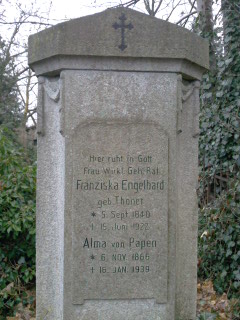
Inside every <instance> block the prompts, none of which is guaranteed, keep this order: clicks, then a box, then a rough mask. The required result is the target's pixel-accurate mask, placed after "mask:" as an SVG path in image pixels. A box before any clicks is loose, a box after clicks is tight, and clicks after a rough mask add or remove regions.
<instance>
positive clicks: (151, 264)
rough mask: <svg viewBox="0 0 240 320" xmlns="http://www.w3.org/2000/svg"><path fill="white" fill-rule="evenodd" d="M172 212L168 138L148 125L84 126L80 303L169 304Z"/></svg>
mask: <svg viewBox="0 0 240 320" xmlns="http://www.w3.org/2000/svg"><path fill="white" fill-rule="evenodd" d="M86 141H88V143H87V144H86ZM116 141H118V143H116ZM167 213H168V138H167V136H166V135H165V133H164V132H162V131H161V130H160V129H159V128H158V127H157V126H156V125H155V124H154V123H147V122H142V123H141V122H135V123H134V122H133V123H131V122H126V121H125V122H118V121H116V122H112V123H106V122H105V121H103V122H92V123H86V124H85V125H80V127H79V128H77V130H76V131H75V132H74V135H73V279H72V282H73V302H74V303H75V304H79V303H80V304H82V303H83V302H84V300H91V299H98V300H99V299H100V300H101V299H143V298H145V299H146V298H151V299H152V298H154V299H155V300H156V301H157V302H158V303H166V302H167V260H168V259H167V251H168V250H167V248H168V231H167V230H168V215H167Z"/></svg>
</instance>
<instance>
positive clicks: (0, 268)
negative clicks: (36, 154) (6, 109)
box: [0, 126, 36, 318]
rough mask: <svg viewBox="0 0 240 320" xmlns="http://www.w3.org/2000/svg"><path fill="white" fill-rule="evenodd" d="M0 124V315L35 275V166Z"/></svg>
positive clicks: (21, 296)
mask: <svg viewBox="0 0 240 320" xmlns="http://www.w3.org/2000/svg"><path fill="white" fill-rule="evenodd" d="M31 162H32V161H30V160H29V157H28V156H27V154H26V152H25V151H24V150H23V149H21V148H20V147H19V145H18V144H17V143H16V142H15V141H14V135H13V134H12V133H11V132H10V131H9V130H7V129H6V128H3V127H1V126H0V318H1V316H2V317H4V316H7V315H11V314H12V312H13V311H12V310H13V308H12V307H13V306H14V305H16V304H18V303H19V302H20V301H21V302H22V303H27V301H25V300H24V292H25V287H26V286H28V285H30V284H31V283H32V282H34V278H35V192H36V165H35V164H33V163H31Z"/></svg>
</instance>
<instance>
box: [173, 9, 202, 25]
mask: <svg viewBox="0 0 240 320" xmlns="http://www.w3.org/2000/svg"><path fill="white" fill-rule="evenodd" d="M195 13H198V12H197V11H193V12H190V13H189V14H187V15H186V16H184V17H182V18H181V19H180V20H179V21H178V22H177V23H176V24H179V23H181V22H182V21H183V20H185V19H187V18H189V17H190V16H192V15H194V14H195Z"/></svg>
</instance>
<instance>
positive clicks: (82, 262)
mask: <svg viewBox="0 0 240 320" xmlns="http://www.w3.org/2000/svg"><path fill="white" fill-rule="evenodd" d="M29 65H30V66H31V68H32V69H33V70H34V71H35V73H36V75H37V76H38V77H39V96H38V185H37V320H42V319H46V320H69V319H71V320H123V319H124V320H136V319H138V320H146V319H147V320H174V319H176V320H194V319H195V314H196V290H197V286H196V284H197V200H196V188H197V177H198V134H199V129H198V114H199V84H200V82H199V81H200V80H201V77H202V74H203V72H204V71H205V70H207V69H208V44H207V42H206V41H205V40H203V39H201V38H199V37H198V36H196V35H195V34H193V33H191V32H190V31H188V30H186V29H184V28H181V27H178V26H176V25H173V24H170V23H168V22H165V21H162V20H159V19H156V18H153V17H150V16H147V15H144V14H141V13H139V12H136V11H133V10H130V9H125V8H117V9H109V10H106V11H104V12H102V13H99V14H96V15H93V16H87V17H83V18H79V19H75V20H71V21H69V22H65V23H62V24H59V25H57V26H54V27H52V28H49V29H47V30H44V31H42V32H39V33H37V34H35V35H32V36H30V38H29Z"/></svg>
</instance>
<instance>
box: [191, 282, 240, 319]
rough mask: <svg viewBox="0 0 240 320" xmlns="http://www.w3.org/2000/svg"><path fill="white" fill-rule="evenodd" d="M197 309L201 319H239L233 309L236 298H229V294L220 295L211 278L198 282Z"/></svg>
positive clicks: (235, 304)
mask: <svg viewBox="0 0 240 320" xmlns="http://www.w3.org/2000/svg"><path fill="white" fill-rule="evenodd" d="M197 292H198V299H197V310H198V316H199V317H200V318H199V319H200V320H208V319H209V320H237V319H239V318H238V317H235V316H234V314H233V310H234V309H235V308H236V306H237V303H239V301H237V300H236V299H235V300H234V299H232V300H228V298H227V294H226V293H224V294H223V295H221V296H218V295H217V294H216V292H215V290H214V288H213V283H212V281H210V280H207V281H204V282H203V283H198V287H197Z"/></svg>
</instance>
